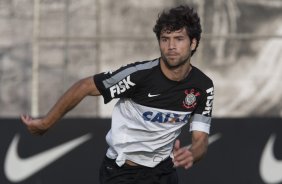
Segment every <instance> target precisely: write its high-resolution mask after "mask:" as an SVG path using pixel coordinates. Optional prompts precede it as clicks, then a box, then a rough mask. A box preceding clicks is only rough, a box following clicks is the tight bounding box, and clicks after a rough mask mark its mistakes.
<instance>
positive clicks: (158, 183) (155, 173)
mask: <svg viewBox="0 0 282 184" xmlns="http://www.w3.org/2000/svg"><path fill="white" fill-rule="evenodd" d="M100 183H101V184H177V183H178V176H177V173H176V169H175V168H174V167H173V162H172V160H171V158H168V159H166V160H164V161H162V162H161V163H160V164H158V165H157V166H156V167H154V168H150V167H145V166H130V165H127V164H124V165H123V166H121V167H119V166H118V165H117V164H116V162H115V160H113V159H109V158H108V157H105V158H104V160H103V163H102V165H101V168H100Z"/></svg>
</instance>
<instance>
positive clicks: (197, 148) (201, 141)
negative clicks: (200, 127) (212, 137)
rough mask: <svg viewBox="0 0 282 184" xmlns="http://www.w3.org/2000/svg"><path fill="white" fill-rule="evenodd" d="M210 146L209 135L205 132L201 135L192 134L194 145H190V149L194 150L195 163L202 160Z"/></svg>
mask: <svg viewBox="0 0 282 184" xmlns="http://www.w3.org/2000/svg"><path fill="white" fill-rule="evenodd" d="M207 148H208V135H207V134H206V135H205V133H201V135H200V134H199V135H193V136H192V145H191V147H190V149H189V150H190V151H191V152H192V155H193V158H194V161H193V162H194V163H196V162H198V161H199V160H201V159H202V158H203V157H204V156H205V154H206V152H207Z"/></svg>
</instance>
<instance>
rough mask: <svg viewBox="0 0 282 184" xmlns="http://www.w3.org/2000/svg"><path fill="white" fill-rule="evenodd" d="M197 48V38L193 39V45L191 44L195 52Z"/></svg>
mask: <svg viewBox="0 0 282 184" xmlns="http://www.w3.org/2000/svg"><path fill="white" fill-rule="evenodd" d="M196 46H197V40H196V38H193V39H192V43H191V46H190V47H191V50H195V49H196Z"/></svg>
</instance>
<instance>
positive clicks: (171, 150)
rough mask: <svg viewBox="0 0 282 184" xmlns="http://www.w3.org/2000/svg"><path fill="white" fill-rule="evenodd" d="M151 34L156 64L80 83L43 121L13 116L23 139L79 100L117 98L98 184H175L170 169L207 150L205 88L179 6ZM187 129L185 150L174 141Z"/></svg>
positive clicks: (192, 23) (194, 20) (195, 27)
mask: <svg viewBox="0 0 282 184" xmlns="http://www.w3.org/2000/svg"><path fill="white" fill-rule="evenodd" d="M153 30H154V32H155V34H156V37H157V40H158V43H159V48H160V57H159V58H157V59H153V60H147V61H141V62H134V63H131V64H128V65H126V66H123V67H121V68H119V69H117V70H116V71H114V72H106V73H99V74H96V75H94V76H90V77H87V78H84V79H82V80H80V81H78V82H77V83H75V84H74V85H73V86H72V87H71V88H70V89H69V90H68V91H67V92H66V93H65V94H64V95H63V96H62V97H61V98H60V99H59V100H58V101H57V103H56V104H55V105H54V106H53V108H52V109H51V110H50V111H49V113H48V114H47V115H46V116H44V117H42V118H32V117H30V116H28V115H22V116H21V119H22V121H23V123H24V124H25V125H26V126H27V128H28V130H29V131H30V132H31V133H33V134H39V135H41V134H43V133H45V132H46V131H47V130H48V129H49V128H50V127H52V125H53V124H55V123H56V122H57V121H58V120H59V119H61V118H62V117H63V116H64V115H65V114H66V113H67V112H68V111H70V110H71V109H72V108H74V107H75V106H76V105H77V104H78V103H79V102H80V101H81V100H82V99H83V98H84V97H86V96H89V95H90V96H99V95H102V96H103V98H104V102H105V103H108V102H109V101H111V100H112V99H114V98H119V101H118V102H117V103H116V105H115V107H114V109H113V114H112V126H111V130H110V131H109V132H108V134H107V135H106V141H107V143H108V145H109V148H108V150H107V153H106V156H105V158H104V160H103V163H102V165H101V168H100V182H101V183H102V184H117V183H122V184H127V183H134V184H137V183H146V184H152V183H160V184H164V183H166V184H176V183H178V178H177V173H176V167H183V168H185V169H188V168H190V167H191V166H192V165H193V164H194V163H196V162H197V161H199V160H200V159H201V158H203V156H204V155H205V153H206V151H207V146H208V134H209V131H210V124H211V114H212V102H213V95H214V88H213V82H212V80H211V79H210V78H209V77H207V76H206V75H205V74H204V73H203V72H201V71H200V70H199V69H198V68H196V67H195V66H193V65H192V64H191V62H190V59H191V57H192V55H193V54H194V53H195V51H196V49H197V47H198V44H199V41H200V38H201V32H202V30H201V25H200V19H199V17H198V15H197V13H196V12H195V11H194V10H193V9H192V8H190V7H189V6H186V5H181V6H178V7H175V8H171V9H170V10H166V11H163V12H162V13H161V14H160V15H159V17H158V19H157V21H156V25H155V27H154V29H153ZM187 123H190V131H191V132H192V144H191V147H190V148H187V147H181V146H180V141H179V140H178V139H177V136H178V135H179V134H180V131H181V128H182V127H183V126H184V125H185V124H187Z"/></svg>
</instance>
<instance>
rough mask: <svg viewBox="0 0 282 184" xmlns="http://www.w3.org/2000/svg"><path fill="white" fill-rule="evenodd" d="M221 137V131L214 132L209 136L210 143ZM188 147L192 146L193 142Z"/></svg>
mask: <svg viewBox="0 0 282 184" xmlns="http://www.w3.org/2000/svg"><path fill="white" fill-rule="evenodd" d="M220 137H221V134H220V133H217V134H214V135H212V136H209V139H208V142H209V143H208V144H209V145H210V144H212V143H214V142H215V141H217V140H218V139H219V138H220ZM185 147H186V148H190V147H191V144H190V145H187V146H185Z"/></svg>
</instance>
